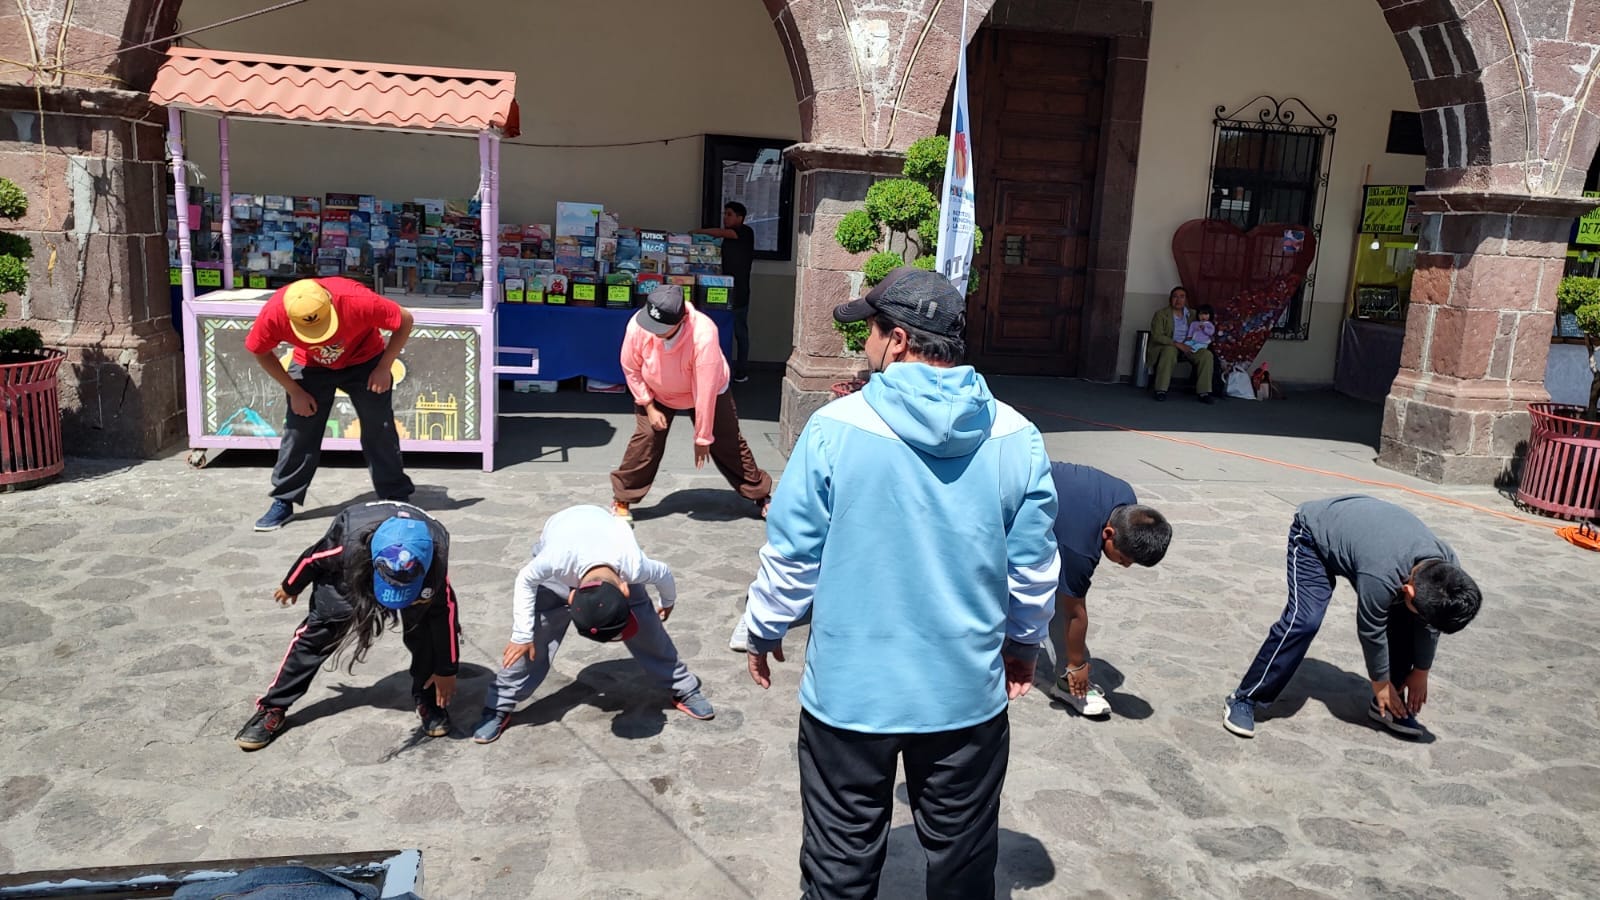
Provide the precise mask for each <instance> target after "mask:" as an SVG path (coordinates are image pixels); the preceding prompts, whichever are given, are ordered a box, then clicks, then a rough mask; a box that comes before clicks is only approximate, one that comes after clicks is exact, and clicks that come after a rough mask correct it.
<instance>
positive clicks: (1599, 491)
mask: <svg viewBox="0 0 1600 900" xmlns="http://www.w3.org/2000/svg"><path fill="white" fill-rule="evenodd" d="M1556 300H1557V302H1558V303H1559V305H1560V309H1561V312H1562V313H1564V314H1569V315H1571V316H1573V317H1574V318H1575V319H1577V322H1578V330H1579V331H1581V332H1582V333H1583V343H1584V347H1585V349H1587V350H1588V351H1589V372H1590V382H1589V405H1588V406H1587V407H1577V406H1567V405H1564V404H1560V403H1531V404H1529V405H1528V415H1529V417H1530V418H1531V419H1532V431H1531V434H1530V435H1529V437H1528V453H1527V457H1526V458H1525V459H1524V460H1523V462H1522V477H1521V479H1520V481H1519V482H1518V484H1517V502H1518V503H1520V504H1522V505H1523V506H1526V507H1528V508H1530V509H1536V510H1538V511H1540V512H1543V513H1547V514H1549V515H1553V516H1561V517H1563V518H1568V519H1600V413H1597V412H1596V406H1597V405H1600V360H1597V359H1596V358H1595V350H1596V348H1597V347H1600V278H1584V277H1580V276H1575V275H1569V276H1567V277H1566V278H1563V279H1561V284H1560V285H1559V286H1558V287H1557V288H1556Z"/></svg>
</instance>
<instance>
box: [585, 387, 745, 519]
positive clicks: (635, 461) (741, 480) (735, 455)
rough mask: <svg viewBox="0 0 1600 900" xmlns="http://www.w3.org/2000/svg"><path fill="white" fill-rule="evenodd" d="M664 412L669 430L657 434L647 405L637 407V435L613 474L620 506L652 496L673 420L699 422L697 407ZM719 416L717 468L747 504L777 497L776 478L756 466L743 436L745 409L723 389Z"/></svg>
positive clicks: (714, 431) (714, 426)
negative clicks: (741, 415) (682, 418)
mask: <svg viewBox="0 0 1600 900" xmlns="http://www.w3.org/2000/svg"><path fill="white" fill-rule="evenodd" d="M658 406H659V404H658ZM660 409H661V411H662V412H664V413H666V414H667V427H666V428H664V429H662V430H660V431H657V430H655V429H654V428H652V427H650V417H649V416H648V415H646V414H645V409H644V407H642V406H637V405H636V406H634V408H633V423H634V426H633V437H632V438H631V439H629V441H628V449H627V450H625V451H623V453H622V465H620V466H618V467H617V470H616V471H615V472H612V473H611V493H612V494H613V495H614V496H615V497H616V500H617V502H618V503H628V504H633V503H638V502H639V501H640V500H643V499H644V495H645V494H648V493H650V485H652V484H654V483H655V480H656V471H657V470H658V469H660V468H661V454H662V453H663V452H665V450H666V447H667V434H668V433H669V432H671V430H672V420H673V418H674V417H675V416H676V415H677V414H678V413H684V414H686V415H688V416H689V417H690V418H691V419H693V418H694V410H692V409H668V408H667V407H665V406H661V407H660ZM713 414H714V415H715V417H716V419H715V421H713V422H712V423H711V461H712V462H713V463H715V464H716V466H717V471H719V472H721V473H722V477H723V478H726V479H728V483H729V484H731V485H733V489H734V490H736V491H738V492H739V496H741V497H743V498H745V499H746V500H765V499H767V498H768V497H770V496H772V476H771V475H768V474H767V473H766V472H764V471H762V469H761V467H760V466H758V465H756V458H755V457H754V456H752V455H751V454H750V445H749V444H746V443H745V442H744V435H742V434H740V433H739V411H738V410H737V409H735V408H734V406H733V395H732V394H731V393H729V392H727V391H723V392H722V393H721V394H718V395H717V405H716V406H715V407H714V408H713Z"/></svg>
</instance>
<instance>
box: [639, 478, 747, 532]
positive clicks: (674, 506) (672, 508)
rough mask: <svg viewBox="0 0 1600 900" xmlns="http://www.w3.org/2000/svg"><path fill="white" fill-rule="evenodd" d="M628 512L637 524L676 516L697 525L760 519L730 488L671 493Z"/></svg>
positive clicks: (696, 489) (694, 489) (687, 490)
mask: <svg viewBox="0 0 1600 900" xmlns="http://www.w3.org/2000/svg"><path fill="white" fill-rule="evenodd" d="M708 468H709V467H708ZM646 502H648V501H646ZM632 512H633V518H634V520H635V521H639V522H648V521H649V520H651V519H664V518H666V517H668V516H676V515H681V516H683V517H685V518H688V519H693V520H695V521H697V522H731V521H734V520H735V519H759V518H761V513H760V511H759V510H757V509H756V505H755V504H754V503H753V502H751V501H749V500H746V499H744V498H743V497H741V496H739V495H738V494H737V493H735V492H734V491H733V489H732V488H726V489H722V490H717V489H714V488H690V489H686V490H681V491H673V492H672V493H670V494H667V495H666V496H664V497H662V498H661V499H659V500H657V501H656V502H655V503H654V504H652V505H650V506H635V507H633V509H632Z"/></svg>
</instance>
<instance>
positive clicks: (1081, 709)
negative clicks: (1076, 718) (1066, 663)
mask: <svg viewBox="0 0 1600 900" xmlns="http://www.w3.org/2000/svg"><path fill="white" fill-rule="evenodd" d="M1051 694H1052V695H1053V696H1054V697H1055V698H1056V699H1057V700H1060V701H1061V702H1062V703H1065V704H1066V705H1068V706H1070V707H1072V708H1073V709H1074V710H1077V712H1078V715H1080V716H1085V717H1088V718H1099V717H1102V716H1109V715H1111V704H1110V703H1109V702H1107V700H1106V692H1105V691H1104V690H1103V689H1102V688H1101V687H1100V685H1098V684H1095V683H1094V682H1090V683H1089V690H1088V691H1087V692H1086V693H1085V694H1084V695H1083V696H1082V697H1079V696H1078V695H1076V694H1074V693H1072V688H1071V687H1070V686H1068V684H1067V676H1065V675H1063V676H1061V677H1060V678H1057V679H1056V683H1055V685H1054V690H1052V691H1051Z"/></svg>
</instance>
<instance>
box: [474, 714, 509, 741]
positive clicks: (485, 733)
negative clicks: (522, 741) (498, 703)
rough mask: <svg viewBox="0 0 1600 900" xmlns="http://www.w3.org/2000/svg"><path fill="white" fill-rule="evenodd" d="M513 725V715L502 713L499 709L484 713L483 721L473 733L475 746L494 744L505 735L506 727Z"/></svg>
mask: <svg viewBox="0 0 1600 900" xmlns="http://www.w3.org/2000/svg"><path fill="white" fill-rule="evenodd" d="M510 724H511V713H508V712H501V711H499V710H498V709H486V710H484V711H483V720H482V721H480V722H479V723H478V727H477V728H476V729H474V730H473V732H472V742H473V743H475V744H492V743H494V742H495V741H498V740H499V739H500V735H502V734H504V733H505V730H506V726H507V725H510Z"/></svg>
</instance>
